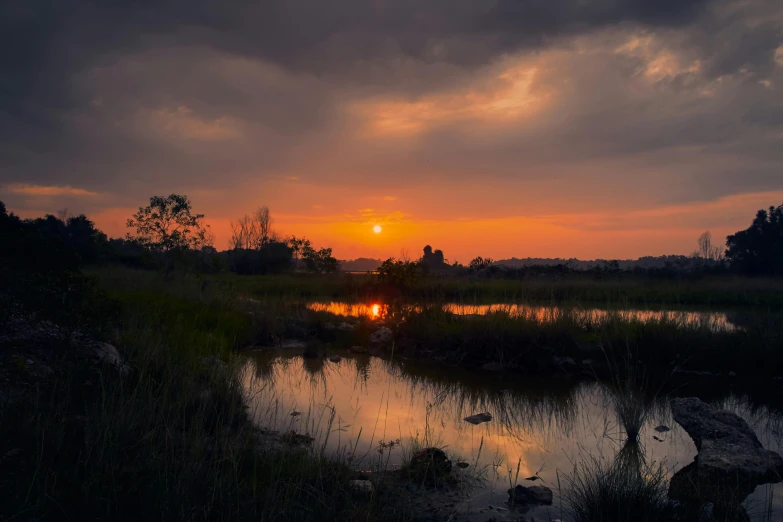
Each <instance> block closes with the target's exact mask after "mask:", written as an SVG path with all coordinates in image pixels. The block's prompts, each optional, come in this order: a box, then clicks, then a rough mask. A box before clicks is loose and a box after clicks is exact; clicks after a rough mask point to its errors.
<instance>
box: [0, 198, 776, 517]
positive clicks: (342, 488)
mask: <svg viewBox="0 0 783 522" xmlns="http://www.w3.org/2000/svg"><path fill="white" fill-rule="evenodd" d="M781 213H783V210H781V207H778V209H771V210H770V212H769V213H767V212H766V211H764V214H763V215H762V214H761V213H760V214H759V215H758V216H757V218H756V220H754V223H753V226H751V228H749V229H748V230H747V231H744V232H741V233H738V234H737V235H735V236H731V237H730V238H729V245H728V246H729V249H728V251H727V252H726V255H727V256H728V258H729V260H728V261H722V260H712V262H710V263H707V262H704V263H702V264H700V265H699V266H700V267H701V268H698V269H696V268H691V269H689V270H674V269H667V270H664V271H658V272H651V271H648V272H643V273H642V272H629V271H622V270H619V269H617V268H616V267H613V266H608V267H603V268H601V269H598V270H594V271H591V272H586V273H576V272H574V271H572V270H570V269H567V268H562V267H560V268H554V269H547V270H545V269H542V268H540V267H539V268H525V269H518V270H514V271H511V270H506V269H503V268H497V267H493V265H492V264H491V263H487V262H484V260H481V262H476V263H474V264H473V266H472V267H467V268H466V267H463V269H464V270H467V272H462V271H457V272H455V273H453V274H451V275H450V274H449V272H448V270H440V268H442V267H441V265H442V264H445V260H444V259H443V256H442V253H441V254H440V256H439V255H438V254H437V251H435V252H432V250H431V249H430V250H429V252H428V251H425V256H424V257H423V258H422V260H420V261H419V262H416V263H411V262H407V261H396V260H388V261H387V262H385V263H384V266H382V267H381V270H380V271H379V273H378V274H376V275H372V276H352V275H340V274H333V275H328V274H332V273H333V272H335V271H336V268H337V267H336V261H335V260H334V258H333V257H332V256H331V251H330V250H329V249H321V250H316V249H314V248H313V247H312V246H311V245H310V243H309V241H307V240H304V239H297V238H288V239H285V240H283V239H280V238H278V237H276V236H275V235H274V234H273V233H272V232H271V229H270V228H269V224H270V222H269V216H268V213H267V214H266V216H265V215H264V214H263V212H261V213H257V214H255V215H253V216H249V217H248V216H246V217H245V218H243V220H240V221H239V222H237V223H236V224H235V237H234V238H233V240H232V241H233V244H232V248H230V249H229V250H227V251H224V252H217V251H216V250H215V249H214V248H211V247H210V245H209V235H208V231H207V230H206V229H205V228H204V227H203V226H202V225H201V222H200V220H201V218H202V217H203V216H200V215H198V214H194V213H193V212H192V210H191V208H190V203H189V201H188V200H187V198H184V197H183V196H176V195H172V196H169V197H167V198H152V200H151V201H150V206H148V207H142V208H140V209H139V212H138V213H137V214H135V215H134V216H133V217H132V218H131V219H130V220H129V226H130V227H131V228H132V229H133V230H135V232H136V234H135V235H134V236H130V237H129V238H126V239H123V240H109V239H107V238H106V237H105V235H103V234H102V233H101V232H100V231H98V230H97V229H96V228H95V226H94V225H93V223H92V222H90V221H89V219H87V218H86V217H84V216H76V217H70V218H69V217H67V216H65V215H63V216H61V217H55V216H46V217H45V218H41V219H37V220H21V219H19V218H18V217H16V216H14V215H13V214H11V213H9V212H7V210H6V209H5V207H4V206H2V205H0V234H2V237H1V238H0V239H1V240H0V245H1V246H0V261H2V263H1V264H0V321H1V323H0V326H1V327H2V334H0V384H2V387H0V491H2V495H0V520H12V519H13V520H60V519H68V520H138V519H152V518H154V519H162V520H185V519H186V520H228V519H232V520H249V519H254V520H359V519H361V520H367V519H399V518H411V517H414V516H416V514H415V513H412V512H411V511H410V506H408V505H405V504H404V502H403V503H401V502H400V501H399V498H398V497H399V495H395V494H393V493H389V492H386V493H384V490H379V491H378V492H375V493H373V494H372V495H365V494H358V493H356V492H355V491H353V490H352V489H351V487H350V481H351V480H352V479H354V478H356V474H355V473H354V472H353V471H351V470H350V469H349V468H348V467H347V466H346V465H345V464H343V463H341V462H339V461H334V460H330V459H328V458H327V457H326V456H325V455H324V454H323V453H322V452H320V451H318V449H317V448H308V447H306V446H305V447H302V445H301V444H289V442H291V440H290V438H289V440H286V439H285V438H282V437H278V438H277V439H275V438H274V437H275V435H270V434H264V433H261V432H260V431H259V430H258V429H257V428H255V427H253V425H252V424H251V423H250V422H249V420H248V417H247V412H246V407H245V405H244V403H243V400H242V389H241V385H240V382H239V380H238V379H239V378H238V373H237V365H238V362H239V360H240V359H239V355H238V351H239V350H241V349H242V348H244V347H247V346H248V345H274V344H279V343H280V342H281V341H282V340H284V339H289V338H297V339H300V340H302V341H305V343H306V346H307V351H308V352H309V354H308V355H317V356H324V355H326V354H328V353H331V352H333V351H339V350H341V349H348V348H351V347H353V346H357V345H358V346H369V347H371V349H373V350H377V351H376V352H375V353H377V354H378V355H391V354H392V353H393V354H397V355H404V356H406V357H411V358H417V359H425V360H437V361H439V362H441V363H448V364H454V365H459V366H462V367H464V368H467V369H470V370H477V371H484V369H486V368H488V367H491V368H492V369H493V370H497V369H498V368H500V369H502V370H503V371H505V372H508V373H511V374H527V375H551V374H552V372H554V371H559V372H562V371H565V372H566V373H568V374H573V375H590V376H593V377H599V378H602V379H606V380H607V381H610V382H615V383H618V386H617V389H618V390H622V389H623V388H622V386H621V384H622V383H623V382H627V381H628V379H629V378H630V376H633V375H635V376H638V375H639V374H638V370H637V366H639V367H642V368H644V369H645V374H644V375H645V379H648V380H650V381H651V382H656V379H658V378H659V376H661V375H672V374H674V373H677V372H678V371H679V372H702V373H704V372H709V373H711V374H723V375H724V376H728V375H730V374H733V375H736V376H737V377H739V378H742V377H748V376H751V377H773V376H776V371H777V368H779V367H781V365H782V363H783V355H781V353H782V352H781V347H783V321H782V320H781V314H780V312H779V309H780V308H781V307H783V301H781V299H782V298H781V295H783V292H781V290H783V283H781V281H780V279H777V276H779V275H780V273H781V271H780V266H779V264H778V263H779V262H780V261H779V260H780V259H781V256H780V252H779V251H778V250H776V249H779V244H778V243H779V241H780V240H779V239H774V238H776V237H783V236H775V231H776V230H778V229H777V228H775V227H778V228H779V227H780V226H781V224H780V223H781V219H780V215H781ZM770 237H771V238H773V240H769V239H768V238H770ZM732 238H734V239H732ZM770 241H772V242H771V243H770ZM775 241H778V243H775ZM770 245H771V246H770ZM275 272H287V274H283V275H275V276H271V275H257V274H266V273H275ZM245 274H253V275H245ZM460 274H461V275H460ZM748 274H763V276H764V277H765V278H764V279H759V278H755V277H749V276H748ZM312 297H329V298H337V297H340V298H342V297H351V298H356V299H361V298H377V299H380V298H383V299H384V301H386V302H388V303H390V307H389V308H388V313H386V315H385V316H383V317H381V318H380V320H378V319H373V318H370V317H365V318H360V319H357V320H352V321H351V327H350V328H339V327H337V325H338V324H339V323H340V321H342V320H343V319H342V318H337V317H335V316H333V315H331V314H327V313H325V312H315V311H312V310H310V309H308V308H307V306H306V304H307V303H306V299H308V298H312ZM248 298H253V299H248ZM480 299H495V300H514V301H524V302H531V303H532V302H539V303H541V302H543V303H549V304H557V305H562V304H566V305H567V306H565V307H564V308H563V309H562V310H560V311H557V312H555V313H554V315H553V316H551V317H548V318H546V320H542V319H541V318H540V317H536V316H531V315H525V314H520V315H514V314H509V313H504V312H502V311H500V312H496V313H491V314H487V315H484V316H471V317H462V316H458V315H455V314H453V313H451V312H449V311H448V310H447V309H446V307H445V306H444V304H445V303H446V302H448V301H457V302H475V301H477V300H480ZM411 301H415V302H416V304H415V306H411ZM583 303H593V304H601V305H608V306H609V307H611V308H623V307H628V306H630V305H658V306H663V307H672V308H674V307H677V306H684V305H704V306H710V305H731V306H743V307H745V308H744V309H743V310H741V311H739V312H737V317H736V318H735V319H736V324H737V325H738V326H739V327H738V328H734V329H724V328H718V327H716V325H714V324H710V323H703V324H699V323H692V322H688V323H685V322H682V321H681V320H680V319H679V318H678V317H677V316H676V315H671V316H663V317H662V318H660V319H658V320H654V321H636V320H629V319H627V318H625V317H623V316H621V315H619V314H611V313H610V314H609V315H608V316H606V317H603V318H600V319H596V318H591V317H589V316H584V315H583V314H579V313H577V311H578V308H575V307H574V306H575V305H579V304H583ZM381 327H382V328H387V329H388V333H389V335H388V336H385V335H384V336H381V337H378V335H377V334H378V331H379V329H380V328H381ZM105 342H109V343H111V345H112V346H114V347H116V349H117V352H118V353H119V355H120V356H121V359H122V360H121V361H117V360H114V359H111V358H108V359H107V358H106V357H101V356H96V354H97V353H99V352H100V350H99V349H98V347H100V346H102V343H105ZM487 365H490V366H487ZM612 380H613V381H612ZM621 394H622V393H621ZM633 415H634V414H633V412H629V415H628V417H627V418H628V419H629V420H628V422H627V423H628V425H629V426H630V425H632V424H634V421H633V418H634V416H633ZM638 422H639V421H638V420H637V421H636V424H638ZM631 432H633V428H631V429H629V433H631ZM294 435H296V434H294ZM300 435H301V434H300ZM270 437H271V439H270ZM270 440H272V442H270ZM293 440H294V441H295V440H296V439H295V438H294V439H293ZM269 444H272V445H273V447H274V448H276V449H274V450H270V449H269V447H270V446H269ZM596 466H597V467H596V468H595V469H593V470H592V472H593V473H594V475H595V474H598V475H599V476H602V477H605V478H606V481H604V482H605V484H602V485H601V487H604V486H605V485H606V484H608V488H609V489H608V490H607V489H606V488H604V489H600V488H599V489H598V490H593V489H591V488H592V487H593V486H591V485H590V484H589V483H588V482H587V479H586V477H587V475H580V474H579V473H581V472H579V471H578V472H576V473H575V474H574V475H572V478H571V479H570V480H571V482H569V484H570V487H571V490H572V491H573V495H574V498H576V499H577V501H576V502H577V503H578V504H579V505H580V506H582V507H581V508H578V509H577V508H574V511H573V516H574V518H575V520H593V519H595V517H594V516H592V515H590V513H596V512H597V513H604V514H605V513H614V514H615V515H616V516H618V517H619V518H617V520H636V519H634V518H632V517H631V516H630V515H629V514H628V513H631V512H633V511H634V510H633V509H631V508H628V509H626V507H622V509H621V511H622V512H619V511H611V510H610V511H605V510H604V511H601V510H602V509H604V508H606V506H607V505H609V504H612V505H615V506H640V505H651V506H655V505H658V504H657V503H659V501H660V487H659V486H660V485H659V484H656V483H654V481H653V483H652V485H650V484H651V482H650V481H649V480H648V481H642V482H639V483H638V484H636V483H633V482H628V481H627V480H626V482H624V484H626V486H624V489H623V488H619V489H618V488H615V487H614V485H613V484H616V483H617V482H618V481H620V482H622V481H623V480H625V479H627V476H626V477H625V478H623V476H622V475H618V473H621V471H618V470H617V469H615V468H612V469H608V468H607V469H603V468H600V466H598V465H596ZM637 471H638V469H637ZM622 473H625V471H623V472H622ZM650 473H651V472H649V470H648V471H646V472H645V473H644V474H646V475H650ZM579 495H582V496H584V497H585V499H584V501H582V500H579ZM588 495H589V496H590V497H591V498H594V497H597V498H599V500H600V502H601V505H602V506H604V507H600V506H599V507H597V508H594V507H591V506H590V505H589V502H588V500H587V498H586V496H588ZM642 497H644V498H642ZM607 503H608V504H607ZM596 509H597V511H595V510H596ZM618 509H620V508H618ZM655 509H657V508H655ZM662 509H663V508H662ZM637 512H638V510H637ZM649 512H650V513H651V514H652V513H666V512H665V510H664V511H653V510H652V508H651V511H649ZM623 513H626V514H623ZM612 516H614V515H612ZM662 516H663V515H662ZM602 517H603V515H602ZM602 519H603V518H602ZM653 519H656V520H657V519H661V518H658V517H657V515H656V516H653V517H652V518H650V520H653ZM613 520H614V519H613Z"/></svg>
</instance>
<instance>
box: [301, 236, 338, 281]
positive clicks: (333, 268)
mask: <svg viewBox="0 0 783 522" xmlns="http://www.w3.org/2000/svg"><path fill="white" fill-rule="evenodd" d="M302 261H303V262H304V265H305V269H306V270H307V271H308V272H313V273H316V274H325V273H329V272H337V271H338V270H339V269H340V263H339V262H338V261H337V259H335V258H334V257H333V256H332V249H331V248H322V249H320V250H316V249H314V248H313V247H312V246H311V245H310V241H309V240H307V239H305V240H304V246H303V247H302Z"/></svg>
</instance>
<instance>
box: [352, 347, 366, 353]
mask: <svg viewBox="0 0 783 522" xmlns="http://www.w3.org/2000/svg"><path fill="white" fill-rule="evenodd" d="M348 351H349V352H351V353H367V347H366V346H351V347H350V348H348Z"/></svg>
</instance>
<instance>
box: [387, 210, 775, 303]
mask: <svg viewBox="0 0 783 522" xmlns="http://www.w3.org/2000/svg"><path fill="white" fill-rule="evenodd" d="M697 247H698V248H697V250H696V251H694V252H693V253H692V254H691V255H690V257H686V256H671V257H672V258H673V259H672V260H666V262H665V263H664V266H663V267H660V268H642V267H633V268H626V269H623V268H622V267H621V264H620V262H619V261H617V260H614V261H611V260H609V261H603V262H598V263H596V264H595V266H592V267H590V268H587V269H582V270H577V268H576V267H574V266H572V265H571V263H570V262H568V261H564V262H563V263H558V264H554V265H536V264H533V265H528V266H518V267H514V266H505V265H503V264H496V263H495V261H494V260H493V259H491V258H489V257H486V258H485V257H481V256H479V257H476V258H474V259H473V260H471V261H470V263H468V265H467V266H465V265H462V264H460V263H457V262H454V263H451V264H449V263H448V261H447V260H446V259H445V257H444V254H443V252H442V251H441V250H433V248H432V247H431V246H429V245H427V246H425V247H424V250H423V254H422V256H421V257H420V258H419V259H417V260H415V261H414V260H410V259H408V258H407V256H403V257H402V258H401V259H397V258H393V257H391V258H388V259H386V260H385V261H383V262H382V263H381V264H380V266H379V267H378V275H379V278H380V280H381V281H382V282H384V283H386V284H389V285H390V286H393V287H397V288H404V287H406V286H409V285H410V284H411V283H412V282H413V281H415V280H416V279H417V278H418V277H419V276H426V275H430V274H440V275H469V274H481V275H485V276H488V277H510V278H519V277H526V276H528V275H531V274H536V275H562V274H565V273H568V272H575V271H579V272H586V273H593V274H595V275H597V276H605V275H607V274H616V273H619V272H633V273H643V274H648V275H656V274H658V275H661V276H666V275H671V274H675V273H676V274H682V273H683V272H694V273H715V274H718V273H729V272H732V273H738V274H744V275H767V276H781V275H783V205H780V206H778V207H774V206H772V207H769V209H762V210H759V211H758V212H757V213H756V216H755V218H754V219H753V222H752V223H751V225H750V227H748V228H747V229H745V230H741V231H739V232H737V233H735V234H732V235H729V236H727V237H726V242H725V247H721V246H720V245H719V244H717V243H715V242H714V241H713V237H712V233H711V232H709V231H706V232H704V233H703V234H701V236H699V238H698V239H697Z"/></svg>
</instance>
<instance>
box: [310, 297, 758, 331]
mask: <svg viewBox="0 0 783 522" xmlns="http://www.w3.org/2000/svg"><path fill="white" fill-rule="evenodd" d="M307 307H308V308H309V309H310V310H314V311H318V312H329V313H332V314H335V315H340V316H343V317H368V318H370V319H380V318H384V317H386V316H387V315H389V314H390V313H391V308H390V306H389V305H387V304H380V303H371V304H366V303H347V302H338V301H332V302H328V303H326V302H313V303H308V305H307ZM406 308H407V309H410V310H414V311H415V310H421V307H420V306H417V305H409V306H407V307H406ZM443 309H444V310H445V311H447V312H450V313H453V314H455V315H462V316H475V315H487V314H490V313H504V314H508V315H510V316H512V317H514V316H516V317H526V318H529V319H531V320H536V321H538V322H551V321H554V320H555V319H557V318H558V317H560V316H562V314H563V313H570V314H574V315H575V317H576V318H578V319H581V320H585V321H590V322H603V321H606V320H607V319H610V318H619V319H623V320H627V321H630V320H636V321H642V322H650V321H662V320H669V321H674V322H676V323H679V324H684V325H699V326H708V327H710V328H714V329H723V330H733V329H735V328H737V327H738V326H739V325H740V324H741V320H742V319H743V316H742V315H741V314H738V313H736V312H714V311H709V312H707V311H685V310H642V309H617V310H605V309H600V308H564V307H558V306H533V305H525V304H503V303H494V304H473V305H466V304H458V303H447V304H445V305H443Z"/></svg>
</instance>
